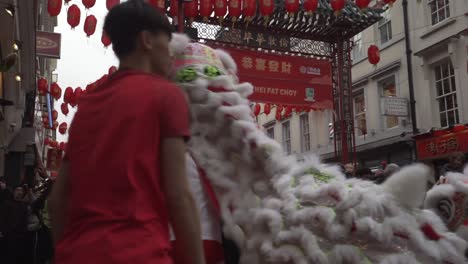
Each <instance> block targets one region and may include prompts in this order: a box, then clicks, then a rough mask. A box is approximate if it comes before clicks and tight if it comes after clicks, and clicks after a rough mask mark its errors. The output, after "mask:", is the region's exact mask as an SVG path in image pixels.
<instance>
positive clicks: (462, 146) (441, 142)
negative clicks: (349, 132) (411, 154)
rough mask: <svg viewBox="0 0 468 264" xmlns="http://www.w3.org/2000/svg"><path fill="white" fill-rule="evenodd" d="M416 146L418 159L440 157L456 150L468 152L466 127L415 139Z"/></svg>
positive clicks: (467, 130)
mask: <svg viewBox="0 0 468 264" xmlns="http://www.w3.org/2000/svg"><path fill="white" fill-rule="evenodd" d="M416 147H417V151H418V158H419V159H420V160H424V159H429V158H437V157H442V156H444V155H447V154H449V153H452V152H456V151H461V152H468V129H465V130H463V131H460V132H453V133H447V134H445V135H441V136H435V137H434V136H432V137H427V138H421V139H416Z"/></svg>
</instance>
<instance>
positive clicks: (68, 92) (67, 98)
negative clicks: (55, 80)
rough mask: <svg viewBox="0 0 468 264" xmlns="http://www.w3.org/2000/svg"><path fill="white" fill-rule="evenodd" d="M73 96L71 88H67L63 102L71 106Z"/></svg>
mask: <svg viewBox="0 0 468 264" xmlns="http://www.w3.org/2000/svg"><path fill="white" fill-rule="evenodd" d="M72 96H73V89H72V88H71V87H67V88H66V89H65V93H64V94H63V101H64V102H65V103H68V104H69V103H70V100H71V98H72Z"/></svg>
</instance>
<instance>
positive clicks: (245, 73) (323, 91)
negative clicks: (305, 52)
mask: <svg viewBox="0 0 468 264" xmlns="http://www.w3.org/2000/svg"><path fill="white" fill-rule="evenodd" d="M222 49H224V50H226V51H227V52H229V54H230V55H231V56H232V58H233V59H234V61H235V62H236V63H237V65H238V75H239V80H240V81H241V82H249V83H252V85H253V86H254V93H253V94H252V95H251V96H250V97H249V99H250V100H252V101H255V102H261V103H272V104H284V105H303V106H310V107H312V108H317V109H332V108H333V98H332V81H331V73H332V71H331V63H330V62H329V61H326V60H316V59H311V58H305V57H294V56H287V55H280V54H274V53H264V52H258V51H250V50H240V49H236V48H225V47H222Z"/></svg>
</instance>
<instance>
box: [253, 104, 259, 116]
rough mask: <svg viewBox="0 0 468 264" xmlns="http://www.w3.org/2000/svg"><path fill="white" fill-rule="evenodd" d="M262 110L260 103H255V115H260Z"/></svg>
mask: <svg viewBox="0 0 468 264" xmlns="http://www.w3.org/2000/svg"><path fill="white" fill-rule="evenodd" d="M260 110H261V107H260V105H259V104H255V106H254V111H253V112H254V115H255V116H258V115H259V114H260Z"/></svg>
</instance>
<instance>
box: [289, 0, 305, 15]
mask: <svg viewBox="0 0 468 264" xmlns="http://www.w3.org/2000/svg"><path fill="white" fill-rule="evenodd" d="M284 7H285V9H286V12H287V13H288V15H292V14H295V13H297V11H298V10H299V0H286V2H285V3H284ZM304 8H305V2H304Z"/></svg>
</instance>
